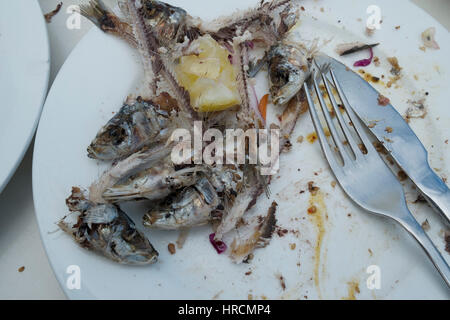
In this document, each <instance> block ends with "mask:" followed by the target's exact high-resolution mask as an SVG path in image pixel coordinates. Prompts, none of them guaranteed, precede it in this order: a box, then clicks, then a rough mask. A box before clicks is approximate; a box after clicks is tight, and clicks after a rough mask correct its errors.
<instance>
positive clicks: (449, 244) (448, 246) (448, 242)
mask: <svg viewBox="0 0 450 320" xmlns="http://www.w3.org/2000/svg"><path fill="white" fill-rule="evenodd" d="M444 239H445V251H447V252H448V253H450V232H448V231H446V232H445V237H444Z"/></svg>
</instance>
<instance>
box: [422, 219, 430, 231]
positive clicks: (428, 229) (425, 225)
mask: <svg viewBox="0 0 450 320" xmlns="http://www.w3.org/2000/svg"><path fill="white" fill-rule="evenodd" d="M422 229H423V230H424V231H430V229H431V228H430V223H429V222H428V219H425V221H424V222H423V223H422Z"/></svg>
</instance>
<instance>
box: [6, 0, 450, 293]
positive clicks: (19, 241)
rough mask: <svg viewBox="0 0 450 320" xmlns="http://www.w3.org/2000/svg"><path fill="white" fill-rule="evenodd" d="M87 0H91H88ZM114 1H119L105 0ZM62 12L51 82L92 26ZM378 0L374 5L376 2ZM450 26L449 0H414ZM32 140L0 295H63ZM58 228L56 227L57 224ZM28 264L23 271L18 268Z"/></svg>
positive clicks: (14, 196) (12, 197) (11, 212)
mask: <svg viewBox="0 0 450 320" xmlns="http://www.w3.org/2000/svg"><path fill="white" fill-rule="evenodd" d="M85 1H87V0H85ZM104 1H105V2H106V3H108V2H109V3H115V0H104ZM59 2H60V0H39V3H40V4H41V7H42V11H43V12H45V13H46V12H49V11H51V10H53V9H54V8H55V7H56V5H57V4H58V3H59ZM63 2H64V5H63V8H62V9H61V11H60V13H59V14H58V15H57V16H55V17H54V18H53V21H52V23H50V24H48V25H47V26H48V32H49V38H50V48H51V77H50V85H51V83H52V82H53V80H54V79H55V77H56V75H57V73H58V71H59V69H60V68H61V66H62V64H63V63H64V61H65V60H66V58H67V57H68V55H69V54H70V52H71V51H72V49H73V48H74V47H75V45H76V44H77V43H78V41H79V40H80V39H81V38H82V37H83V35H84V34H85V33H86V32H87V31H88V30H89V29H90V28H91V27H92V25H91V24H90V23H87V22H86V21H83V23H82V25H81V29H79V30H69V29H67V28H66V19H67V18H68V14H67V13H66V9H67V8H68V6H70V5H73V4H79V3H80V0H63ZM376 2H377V1H376V0H374V4H376ZM412 2H414V3H416V4H418V5H419V6H420V7H422V8H424V9H425V10H426V11H428V12H429V13H430V14H431V15H432V16H434V17H435V18H436V19H437V20H438V21H439V22H440V23H442V24H443V25H444V26H445V27H446V28H447V29H448V30H450V0H432V1H429V0H412ZM32 155H33V144H32V145H31V146H30V148H29V150H28V152H27V154H26V155H25V158H24V160H23V161H22V164H21V165H20V167H19V169H18V170H17V172H16V174H15V175H14V177H13V178H12V180H11V182H10V183H9V185H8V186H7V187H6V189H5V190H4V191H3V193H2V194H1V195H0V299H65V295H64V293H63V291H62V290H61V288H60V286H59V284H58V282H57V281H56V278H55V276H54V274H53V271H52V269H51V267H50V264H49V261H48V259H47V255H46V254H45V251H44V249H43V246H42V242H41V239H40V236H39V230H38V226H37V222H36V217H35V214H34V206H33V196H32V189H31V164H32ZM55 229H56V227H55ZM22 266H24V267H25V269H24V270H23V271H22V272H19V271H18V269H19V268H20V267H22Z"/></svg>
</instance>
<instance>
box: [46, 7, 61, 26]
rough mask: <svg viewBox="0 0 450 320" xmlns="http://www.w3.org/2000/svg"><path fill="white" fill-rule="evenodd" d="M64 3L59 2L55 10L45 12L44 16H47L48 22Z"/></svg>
mask: <svg viewBox="0 0 450 320" xmlns="http://www.w3.org/2000/svg"><path fill="white" fill-rule="evenodd" d="M62 5H63V3H62V2H60V3H58V5H57V6H56V8H55V10H53V11H50V12H49V13H46V14H44V18H45V21H46V22H47V23H50V22H52V18H53V17H54V16H56V15H57V14H58V12H59V10H61V7H62Z"/></svg>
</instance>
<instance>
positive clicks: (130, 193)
mask: <svg viewBox="0 0 450 320" xmlns="http://www.w3.org/2000/svg"><path fill="white" fill-rule="evenodd" d="M164 162H165V163H163V164H158V165H155V166H153V167H151V168H149V169H146V170H144V171H141V172H139V173H138V174H136V175H134V176H132V177H130V178H129V179H127V180H126V181H124V182H121V183H117V184H115V185H114V186H113V187H110V188H108V189H106V190H105V192H104V193H103V199H105V200H106V201H108V202H112V203H115V202H124V201H131V200H141V199H147V200H151V201H157V200H162V199H164V198H165V197H167V196H168V195H170V194H171V193H173V192H175V191H177V190H179V189H181V188H183V187H186V186H190V185H192V184H194V183H195V182H196V181H197V175H196V171H197V169H195V168H194V169H185V170H178V171H177V170H175V168H174V167H173V165H170V164H169V163H167V161H164Z"/></svg>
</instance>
